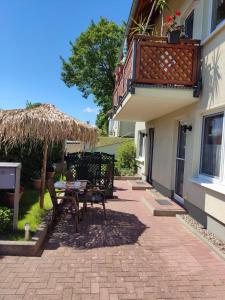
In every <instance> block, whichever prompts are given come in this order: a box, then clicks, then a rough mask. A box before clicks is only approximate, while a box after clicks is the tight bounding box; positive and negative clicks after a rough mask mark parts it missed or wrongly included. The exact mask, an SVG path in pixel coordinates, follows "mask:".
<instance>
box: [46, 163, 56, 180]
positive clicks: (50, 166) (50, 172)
mask: <svg viewBox="0 0 225 300" xmlns="http://www.w3.org/2000/svg"><path fill="white" fill-rule="evenodd" d="M54 175H55V167H54V166H53V164H52V163H50V162H48V163H47V167H46V178H47V179H49V178H53V177H54Z"/></svg>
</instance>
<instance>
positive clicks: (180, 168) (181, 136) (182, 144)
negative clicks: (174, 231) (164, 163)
mask: <svg viewBox="0 0 225 300" xmlns="http://www.w3.org/2000/svg"><path fill="white" fill-rule="evenodd" d="M185 150H186V132H184V130H183V128H182V125H181V124H180V123H179V127H178V142H177V156H176V178H175V194H174V198H175V200H177V201H178V202H179V203H181V204H184V199H183V186H184V166H185Z"/></svg>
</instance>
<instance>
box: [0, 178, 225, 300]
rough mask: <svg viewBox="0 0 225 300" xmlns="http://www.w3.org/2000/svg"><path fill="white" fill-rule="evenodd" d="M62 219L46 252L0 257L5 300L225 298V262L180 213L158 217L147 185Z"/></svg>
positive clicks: (124, 188)
mask: <svg viewBox="0 0 225 300" xmlns="http://www.w3.org/2000/svg"><path fill="white" fill-rule="evenodd" d="M116 187H117V189H116V192H115V194H116V195H117V196H118V197H119V198H118V199H115V200H112V201H109V202H108V203H107V209H108V214H107V215H108V219H107V221H104V220H103V216H102V212H101V209H100V208H96V209H93V210H91V209H90V211H89V213H88V215H87V216H86V218H85V219H84V220H83V222H82V223H81V225H80V233H79V234H75V233H74V227H73V223H72V222H70V220H69V219H68V220H67V219H66V220H61V222H59V224H58V225H57V226H56V228H55V230H54V232H53V233H52V235H51V236H50V238H49V240H48V241H47V242H46V245H45V249H44V251H43V253H42V256H41V257H35V258H32V257H1V258H0V299H16V300H19V299H76V300H88V299H91V300H120V299H192V298H194V299H225V262H224V261H223V260H221V259H220V258H219V257H217V256H216V255H215V254H214V253H213V252H212V251H210V250H209V249H208V248H207V247H206V246H205V245H204V244H203V243H202V242H201V241H200V240H198V239H197V238H196V237H194V236H193V235H192V234H191V233H190V232H189V231H187V229H185V228H184V227H183V226H182V225H181V224H180V223H179V221H178V220H177V219H176V218H172V217H153V216H152V215H151V213H150V211H149V209H148V208H147V206H145V204H144V203H143V202H142V201H141V198H142V197H143V193H144V192H143V191H130V190H128V187H129V186H128V185H127V183H126V182H123V181H118V182H116Z"/></svg>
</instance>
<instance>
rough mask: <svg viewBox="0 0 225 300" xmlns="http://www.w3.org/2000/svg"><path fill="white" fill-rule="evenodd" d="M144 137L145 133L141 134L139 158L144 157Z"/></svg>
mask: <svg viewBox="0 0 225 300" xmlns="http://www.w3.org/2000/svg"><path fill="white" fill-rule="evenodd" d="M144 137H145V134H144V133H143V132H140V133H139V156H141V157H142V156H144Z"/></svg>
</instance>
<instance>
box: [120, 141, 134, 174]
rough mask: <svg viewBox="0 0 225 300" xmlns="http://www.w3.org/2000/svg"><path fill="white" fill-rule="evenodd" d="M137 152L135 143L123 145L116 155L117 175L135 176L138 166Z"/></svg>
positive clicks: (130, 142)
mask: <svg viewBox="0 0 225 300" xmlns="http://www.w3.org/2000/svg"><path fill="white" fill-rule="evenodd" d="M135 158H136V150H135V146H134V142H133V141H129V142H126V143H123V144H122V145H121V146H120V147H119V149H118V151H117V154H116V165H115V175H120V176H125V175H128V176H129V175H130V176H132V175H135V174H136V171H137V166H136V160H135Z"/></svg>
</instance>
